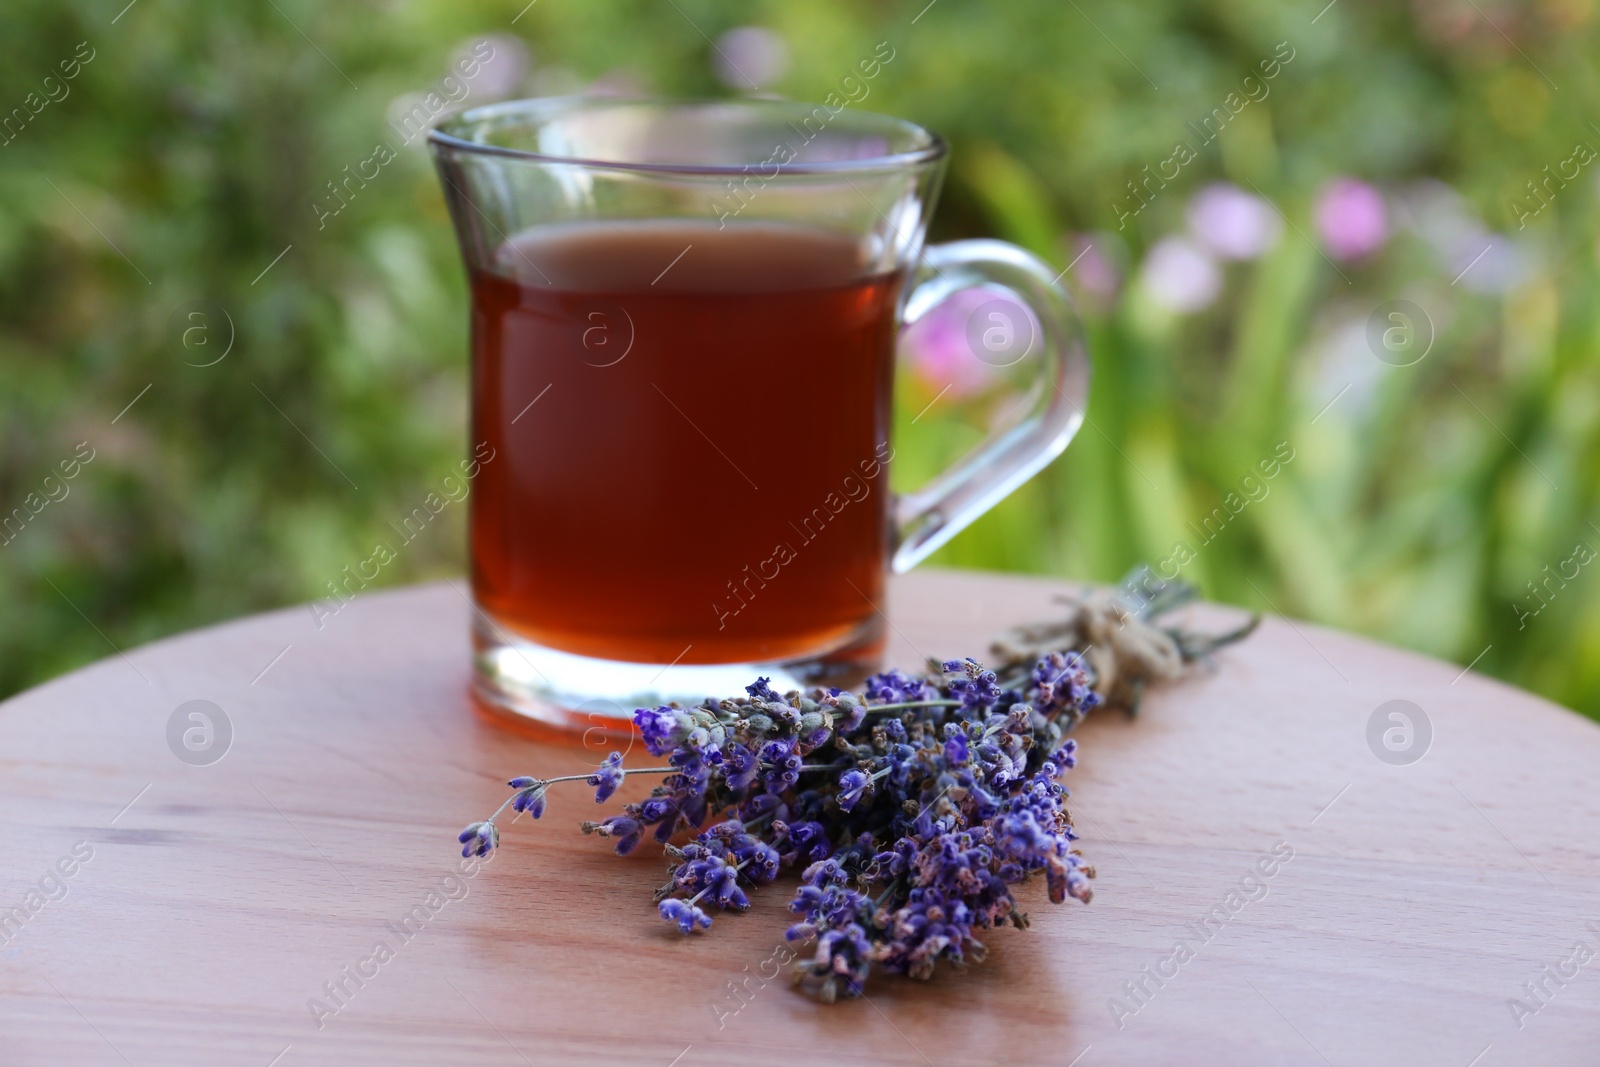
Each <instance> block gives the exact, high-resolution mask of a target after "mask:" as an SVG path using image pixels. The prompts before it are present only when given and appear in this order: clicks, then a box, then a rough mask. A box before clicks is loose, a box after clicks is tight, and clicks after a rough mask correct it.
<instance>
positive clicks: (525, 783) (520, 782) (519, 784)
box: [506, 775, 539, 789]
mask: <svg viewBox="0 0 1600 1067" xmlns="http://www.w3.org/2000/svg"><path fill="white" fill-rule="evenodd" d="M538 781H539V779H537V778H529V777H527V776H526V775H524V776H523V777H521V778H513V779H511V781H509V782H507V783H506V785H509V786H510V787H511V788H512V789H526V788H528V787H529V786H530V785H534V784H536V783H537V782H538Z"/></svg>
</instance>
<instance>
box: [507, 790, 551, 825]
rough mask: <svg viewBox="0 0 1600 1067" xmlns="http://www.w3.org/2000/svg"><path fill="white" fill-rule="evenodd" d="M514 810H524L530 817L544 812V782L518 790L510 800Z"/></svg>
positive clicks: (536, 816)
mask: <svg viewBox="0 0 1600 1067" xmlns="http://www.w3.org/2000/svg"><path fill="white" fill-rule="evenodd" d="M511 807H512V810H514V811H525V812H527V813H528V815H529V816H530V817H532V818H535V819H537V818H539V817H540V816H541V815H543V814H544V784H543V783H540V784H539V785H536V786H530V787H528V788H527V789H524V790H522V791H521V792H519V793H518V794H517V795H516V797H515V799H513V800H512V801H511Z"/></svg>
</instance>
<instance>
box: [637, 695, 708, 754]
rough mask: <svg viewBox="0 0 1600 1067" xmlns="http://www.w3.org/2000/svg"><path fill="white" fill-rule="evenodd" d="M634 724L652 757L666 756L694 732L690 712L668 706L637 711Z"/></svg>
mask: <svg viewBox="0 0 1600 1067" xmlns="http://www.w3.org/2000/svg"><path fill="white" fill-rule="evenodd" d="M633 723H634V725H635V726H637V727H638V728H639V733H640V734H641V735H642V737H643V738H644V747H645V748H647V749H649V751H650V755H652V756H665V755H666V754H667V753H668V752H669V751H671V750H672V749H673V748H675V747H677V745H678V744H679V743H680V742H681V741H683V740H684V738H686V737H688V736H689V734H690V732H691V731H693V730H694V720H693V719H691V718H690V717H689V713H688V712H686V711H684V710H683V709H682V708H673V707H666V706H663V707H659V708H655V709H654V710H652V709H650V708H638V709H635V711H634V713H633Z"/></svg>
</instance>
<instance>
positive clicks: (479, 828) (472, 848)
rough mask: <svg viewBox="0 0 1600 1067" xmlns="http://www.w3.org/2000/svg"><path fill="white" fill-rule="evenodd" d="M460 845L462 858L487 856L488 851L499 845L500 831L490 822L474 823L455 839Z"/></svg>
mask: <svg viewBox="0 0 1600 1067" xmlns="http://www.w3.org/2000/svg"><path fill="white" fill-rule="evenodd" d="M456 840H458V841H460V842H461V843H462V844H461V855H462V856H487V855H488V854H489V850H490V849H492V848H494V847H495V846H496V845H498V844H499V843H500V831H499V830H498V829H497V828H496V827H495V825H494V823H492V822H475V823H473V824H472V825H471V826H468V827H467V828H466V829H465V830H463V831H461V834H460V835H459V836H458V837H457V838H456Z"/></svg>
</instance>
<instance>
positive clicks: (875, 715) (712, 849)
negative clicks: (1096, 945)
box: [460, 583, 1253, 1002]
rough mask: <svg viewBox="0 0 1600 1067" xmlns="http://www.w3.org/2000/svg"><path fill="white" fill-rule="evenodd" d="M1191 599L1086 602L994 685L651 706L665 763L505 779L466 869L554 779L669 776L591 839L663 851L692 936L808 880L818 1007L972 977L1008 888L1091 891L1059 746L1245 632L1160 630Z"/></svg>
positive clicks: (647, 725)
mask: <svg viewBox="0 0 1600 1067" xmlns="http://www.w3.org/2000/svg"><path fill="white" fill-rule="evenodd" d="M1124 586H1125V588H1126V587H1129V583H1124ZM1193 596H1194V590H1193V589H1192V588H1189V587H1187V586H1178V585H1176V584H1175V583H1165V584H1164V586H1163V588H1162V591H1161V592H1160V593H1159V594H1157V595H1156V596H1153V597H1150V598H1144V597H1137V598H1135V601H1134V602H1133V603H1129V602H1128V601H1127V600H1124V599H1122V598H1119V597H1114V596H1109V595H1105V594H1100V595H1093V594H1087V593H1086V594H1084V595H1083V596H1082V597H1079V598H1076V599H1074V600H1072V601H1071V602H1070V605H1069V612H1068V615H1067V618H1066V619H1065V620H1064V621H1061V622H1057V623H1050V624H1047V625H1040V626H1032V627H1024V628H1022V629H1020V630H1017V631H1014V632H1013V633H1012V634H1010V635H1008V636H1007V637H1005V638H1003V639H1002V640H1001V641H1000V642H997V644H996V645H995V647H994V651H995V653H996V655H997V656H998V657H999V663H998V667H999V670H998V671H993V670H987V669H985V668H984V667H983V666H981V665H980V664H979V663H978V662H977V661H976V660H972V659H966V660H950V661H947V662H944V663H930V664H929V671H928V672H927V674H926V675H924V676H922V677H913V676H910V675H907V674H904V673H902V672H900V671H897V670H892V671H889V672H887V673H885V674H879V675H875V676H873V677H872V678H869V679H868V680H867V683H866V685H865V687H864V689H863V690H862V692H860V693H854V692H846V691H842V690H839V689H827V690H822V689H815V690H812V691H810V692H809V693H801V692H798V691H791V692H788V693H783V694H780V693H777V692H775V691H774V690H773V689H772V688H771V687H770V686H769V685H768V683H767V679H765V678H758V679H757V680H756V681H755V683H754V684H752V685H749V686H747V687H746V695H745V696H742V697H736V698H733V699H725V698H724V699H718V698H715V697H713V698H709V699H707V700H705V701H704V702H702V703H701V704H699V705H697V706H694V707H688V708H685V707H678V706H676V705H674V706H668V707H658V708H641V709H639V710H638V711H637V712H636V713H635V715H634V722H635V724H636V725H637V726H638V728H639V731H640V733H641V734H642V736H643V740H644V744H645V747H646V748H647V749H648V750H649V752H650V754H651V755H652V756H655V757H657V758H661V757H665V761H666V766H657V767H645V768H631V767H629V768H625V767H624V766H623V765H622V756H621V754H619V753H615V752H613V753H612V754H611V755H609V756H608V757H607V758H606V759H605V761H604V762H603V763H601V764H600V767H599V768H598V769H597V770H596V771H595V772H594V773H592V774H576V775H570V776H567V777H562V778H551V779H538V778H530V777H521V778H513V779H511V781H510V783H509V784H510V786H511V788H512V789H513V790H515V792H514V793H513V794H512V796H511V797H510V798H509V799H508V800H507V801H506V803H505V804H503V805H501V807H500V810H499V811H497V812H495V814H494V815H493V816H491V817H490V818H488V819H486V820H484V821H482V822H476V823H473V824H471V825H470V826H468V827H467V828H466V829H465V830H463V831H462V833H461V835H460V840H461V842H462V844H463V849H462V854H463V855H470V854H476V855H480V856H481V855H484V854H486V853H487V852H488V851H489V850H490V849H492V848H494V847H495V846H496V845H497V844H498V843H499V829H498V827H497V826H496V825H495V819H496V818H498V817H499V816H500V815H501V814H502V813H503V812H504V811H505V810H506V809H507V808H510V809H512V810H513V811H521V812H527V813H528V814H529V815H531V816H532V817H533V818H536V819H537V818H539V817H540V816H541V815H542V814H543V813H544V808H545V792H546V790H547V789H548V788H549V787H550V786H551V785H554V784H556V783H559V782H569V781H583V782H586V783H587V784H589V785H591V786H594V787H595V801H596V802H597V803H603V802H604V801H606V800H607V799H609V798H610V797H611V796H612V794H613V793H615V792H616V790H617V788H618V786H620V785H621V784H622V781H623V779H624V778H625V777H626V776H627V775H630V774H652V775H663V776H664V777H663V778H662V780H661V782H660V784H659V785H657V786H656V787H655V789H654V790H653V792H652V794H651V796H650V797H649V798H648V799H646V800H643V801H640V802H638V803H633V804H625V805H623V807H622V812H621V814H617V815H612V816H610V817H609V818H606V819H603V820H601V821H599V822H584V823H582V824H581V827H582V829H583V832H584V833H593V834H598V835H599V836H601V837H606V838H610V839H612V840H613V841H614V842H615V845H616V851H617V852H618V853H619V854H623V855H626V854H627V853H629V852H632V851H633V850H634V848H635V847H636V846H637V845H638V844H639V842H640V841H641V840H642V839H643V837H644V835H645V834H646V833H647V832H649V833H650V835H651V836H652V837H653V838H654V839H655V840H656V841H657V842H659V843H661V845H662V846H663V847H664V849H665V851H666V853H667V856H668V857H669V860H670V865H669V867H668V872H669V873H670V875H671V878H670V880H669V881H668V882H667V883H666V884H665V885H663V886H661V887H660V888H659V889H657V890H656V894H655V897H656V901H657V902H658V906H659V909H660V912H661V916H662V918H664V919H666V920H667V921H669V922H672V923H674V924H676V925H677V926H678V927H679V928H680V929H681V930H682V931H683V932H684V933H686V934H688V933H692V932H694V931H695V930H697V929H705V928H708V927H710V926H711V921H712V920H711V916H710V914H708V912H709V911H710V910H711V909H713V908H717V909H723V910H726V909H730V908H731V909H737V910H743V909H745V908H748V907H749V906H750V901H749V898H748V896H747V895H746V891H745V890H746V888H747V887H754V886H758V885H764V884H766V883H768V882H771V881H773V880H774V879H776V878H777V877H778V872H779V871H780V870H783V869H785V868H796V869H798V870H799V871H800V885H799V888H798V889H797V890H796V892H795V896H794V899H793V900H792V901H790V903H789V910H790V911H791V912H793V913H794V914H795V915H796V916H798V920H799V921H798V922H796V923H795V924H794V925H793V926H791V927H790V928H789V930H788V938H789V940H791V941H794V942H805V941H809V940H811V939H812V938H815V940H816V948H815V952H814V954H813V955H812V956H811V957H810V958H808V959H803V960H801V961H799V962H798V963H796V964H795V968H794V979H795V983H796V984H797V985H799V986H800V987H801V988H803V989H804V990H806V991H807V992H810V993H812V994H814V995H815V996H817V997H819V998H820V999H821V1000H823V1001H825V1002H832V1001H833V1000H835V999H836V998H838V997H840V996H846V997H851V996H858V995H860V993H861V991H862V988H863V985H864V983H865V981H866V979H867V974H868V972H869V970H870V969H871V968H872V967H873V966H874V965H876V966H878V967H879V968H881V969H883V970H885V971H889V972H891V973H898V974H907V975H910V976H911V977H913V978H927V977H929V976H931V975H932V974H933V971H934V968H935V966H936V965H937V964H938V963H939V962H940V961H941V960H942V961H945V962H947V963H949V964H950V965H952V966H956V967H961V966H964V965H965V964H967V963H968V962H977V961H980V960H982V958H983V955H984V952H985V947H984V945H983V943H982V942H980V941H978V940H977V939H976V938H975V937H974V936H973V931H974V930H980V929H988V928H992V927H995V926H1002V925H1006V924H1010V925H1013V926H1017V927H1026V926H1027V925H1028V917H1027V915H1026V914H1024V913H1023V912H1022V911H1020V910H1019V908H1018V902H1017V899H1016V896H1015V894H1014V888H1015V887H1016V886H1019V885H1021V884H1023V883H1025V882H1027V881H1028V880H1029V879H1030V878H1032V877H1034V876H1035V875H1037V874H1040V873H1042V874H1043V875H1044V880H1045V884H1046V887H1047V890H1048V894H1049V897H1050V900H1051V902H1052V903H1057V904H1059V903H1062V902H1063V901H1065V900H1066V898H1067V897H1069V896H1071V897H1074V898H1076V899H1077V900H1080V901H1083V902H1084V903H1088V901H1089V898H1090V896H1091V895H1092V894H1091V890H1090V886H1089V880H1090V879H1091V878H1093V877H1094V869H1093V868H1092V867H1090V866H1088V865H1087V864H1086V863H1085V862H1084V860H1083V858H1082V856H1081V855H1080V854H1079V852H1078V850H1077V849H1076V848H1074V847H1073V842H1074V841H1076V840H1077V839H1078V836H1077V834H1076V833H1074V831H1073V828H1072V823H1071V820H1070V818H1069V816H1068V813H1067V808H1066V799H1067V790H1066V787H1064V786H1063V785H1061V783H1060V782H1059V781H1058V780H1057V779H1058V778H1060V776H1061V775H1062V774H1063V773H1065V772H1066V771H1067V770H1068V769H1069V768H1071V767H1073V766H1074V765H1075V764H1076V763H1077V742H1076V741H1074V740H1072V739H1071V738H1069V737H1067V736H1066V735H1067V734H1068V733H1069V732H1070V731H1071V730H1072V728H1073V727H1074V726H1076V725H1077V723H1078V722H1079V721H1081V720H1082V719H1083V717H1084V715H1085V714H1086V713H1087V712H1088V711H1089V710H1090V709H1091V708H1093V707H1095V706H1097V705H1099V704H1101V703H1103V702H1104V696H1107V695H1108V696H1110V697H1111V698H1112V701H1113V702H1114V703H1116V704H1120V705H1121V706H1123V707H1125V708H1127V709H1128V710H1130V711H1131V710H1132V709H1133V707H1134V706H1135V705H1136V703H1137V695H1138V693H1140V692H1142V690H1143V687H1144V686H1145V685H1146V684H1147V683H1148V682H1150V681H1165V680H1169V679H1171V678H1173V677H1176V675H1177V674H1178V672H1179V671H1180V670H1181V668H1182V666H1183V665H1184V664H1185V663H1188V662H1190V661H1192V660H1194V659H1196V658H1199V657H1201V656H1203V655H1205V654H1207V653H1209V652H1210V651H1211V650H1213V649H1215V648H1216V647H1219V646H1220V645H1221V644H1224V643H1226V642H1228V641H1231V640H1237V639H1238V638H1239V637H1242V636H1243V635H1244V634H1245V633H1248V632H1249V629H1250V627H1248V626H1247V627H1245V628H1244V629H1242V630H1239V631H1236V632H1234V633H1232V634H1225V635H1220V636H1214V637H1201V636H1199V635H1194V634H1190V633H1187V632H1184V631H1180V630H1176V629H1163V628H1160V627H1158V626H1157V625H1155V622H1154V620H1155V618H1156V616H1158V615H1160V614H1161V613H1163V612H1165V611H1168V610H1170V609H1171V608H1173V607H1176V606H1177V605H1178V604H1181V603H1183V602H1186V601H1187V600H1189V599H1192V598H1193ZM1251 625H1252V626H1253V622H1252V624H1251ZM1097 678H1098V679H1099V680H1100V683H1101V684H1100V688H1101V692H1096V684H1097V683H1096V679H1097ZM1107 680H1109V683H1108V684H1107ZM1130 696H1131V697H1132V698H1133V699H1131V700H1130V699H1129V697H1130ZM684 836H688V838H689V839H688V841H687V843H685V844H683V845H682V846H681V847H679V846H676V845H674V844H673V843H672V842H673V840H674V839H678V840H682V839H683V837H684Z"/></svg>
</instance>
